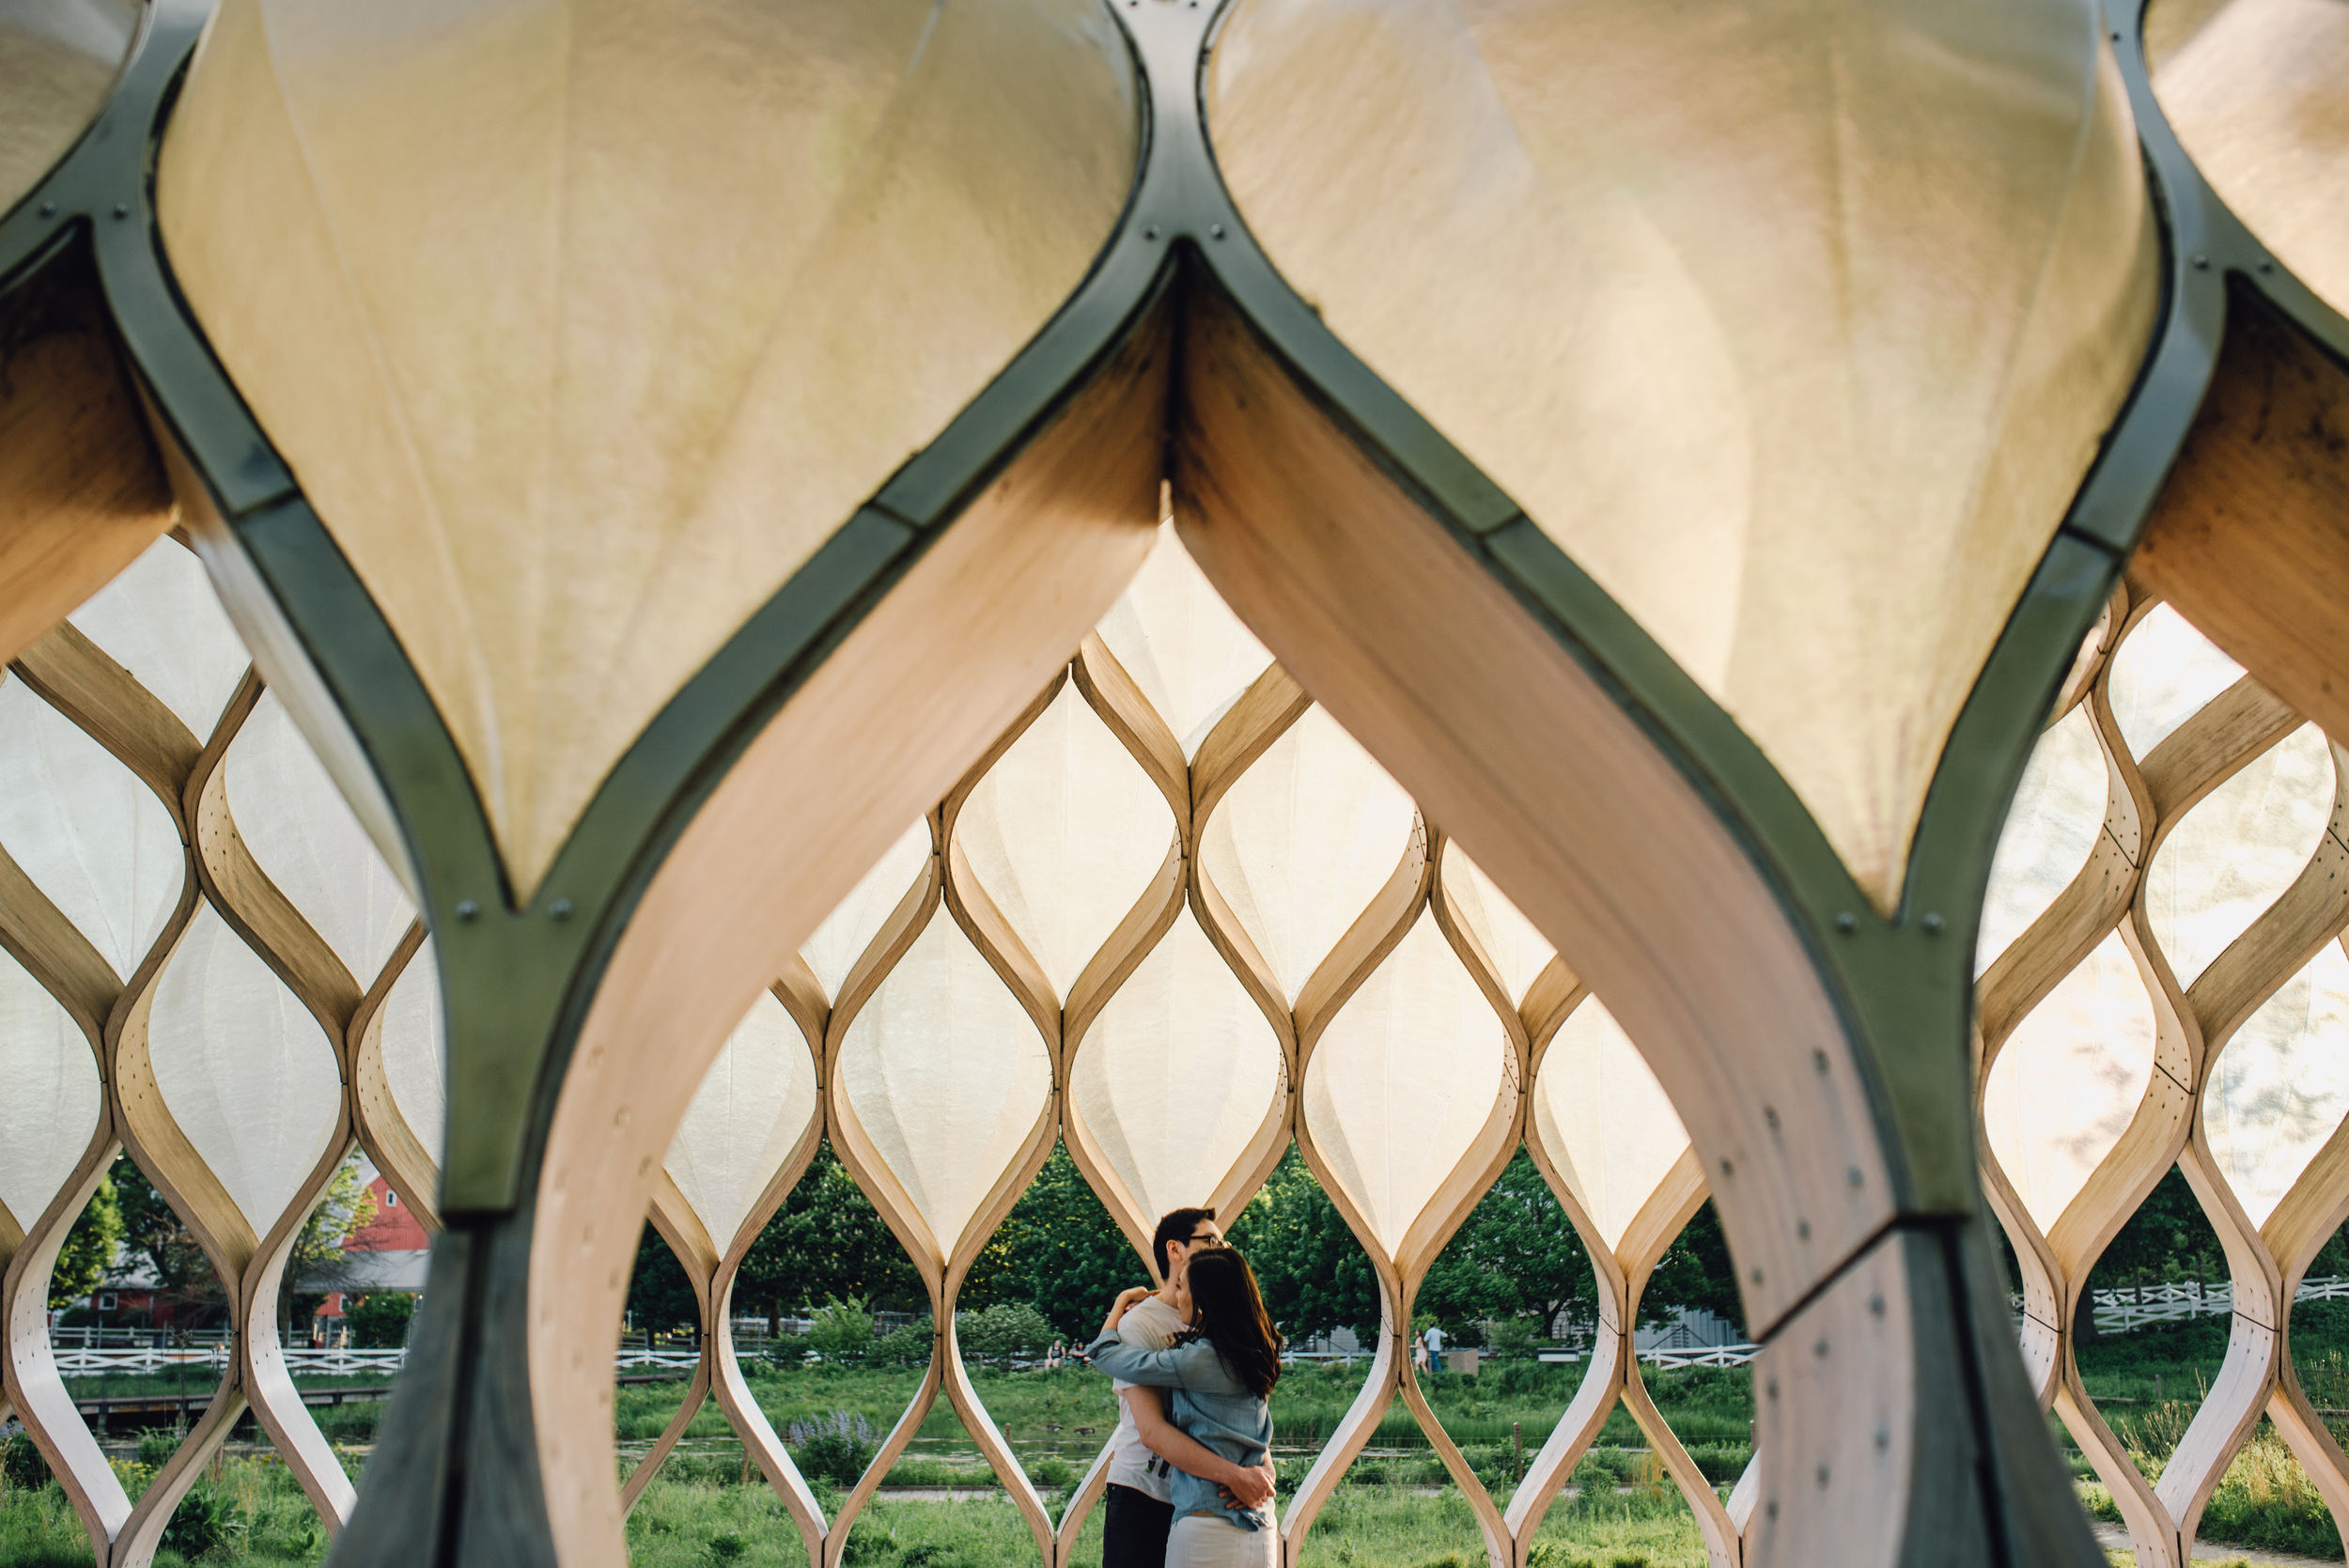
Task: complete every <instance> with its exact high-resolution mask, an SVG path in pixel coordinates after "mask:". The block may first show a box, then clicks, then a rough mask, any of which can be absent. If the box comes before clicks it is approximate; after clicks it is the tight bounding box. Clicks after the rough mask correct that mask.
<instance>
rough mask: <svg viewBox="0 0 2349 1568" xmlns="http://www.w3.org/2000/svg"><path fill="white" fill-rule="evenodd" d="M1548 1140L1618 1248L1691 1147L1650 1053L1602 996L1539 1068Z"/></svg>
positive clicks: (1567, 1027)
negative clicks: (1645, 1052)
mask: <svg viewBox="0 0 2349 1568" xmlns="http://www.w3.org/2000/svg"><path fill="white" fill-rule="evenodd" d="M1532 1102H1533V1103H1532V1112H1533V1117H1534V1120H1535V1123H1536V1126H1537V1127H1538V1130H1539V1131H1540V1133H1541V1138H1542V1145H1543V1147H1544V1148H1546V1149H1548V1151H1549V1154H1550V1157H1551V1158H1552V1159H1553V1160H1554V1161H1555V1162H1556V1164H1557V1167H1558V1173H1559V1174H1560V1175H1561V1176H1563V1178H1564V1179H1565V1183H1566V1187H1567V1189H1568V1190H1570V1191H1571V1192H1573V1194H1574V1196H1575V1199H1576V1201H1577V1202H1578V1203H1580V1204H1581V1205H1582V1212H1583V1213H1585V1214H1587V1215H1589V1216H1590V1217H1591V1223H1592V1224H1594V1225H1595V1226H1597V1227H1598V1234H1600V1235H1601V1236H1602V1237H1604V1238H1605V1239H1606V1242H1607V1245H1608V1247H1609V1249H1610V1250H1612V1249H1615V1248H1619V1247H1621V1246H1622V1245H1623V1237H1624V1233H1625V1232H1626V1231H1627V1230H1629V1229H1630V1228H1631V1221H1632V1220H1633V1219H1635V1218H1637V1217H1638V1215H1639V1212H1640V1205H1641V1204H1642V1203H1646V1202H1647V1201H1648V1198H1649V1196H1650V1195H1651V1194H1653V1193H1654V1192H1655V1190H1656V1184H1657V1183H1658V1182H1660V1181H1662V1180H1663V1179H1664V1173H1665V1172H1668V1171H1670V1170H1671V1169H1672V1162H1673V1161H1675V1160H1677V1159H1678V1158H1679V1157H1681V1155H1682V1154H1683V1153H1684V1152H1686V1150H1687V1149H1688V1128H1686V1127H1684V1126H1681V1124H1680V1116H1679V1113H1678V1112H1676V1111H1674V1110H1672V1101H1671V1100H1670V1099H1668V1098H1666V1097H1665V1094H1664V1086H1663V1085H1662V1084H1660V1083H1658V1082H1657V1081H1656V1075H1655V1073H1653V1072H1651V1071H1650V1070H1649V1069H1648V1064H1647V1059H1646V1058H1644V1057H1642V1056H1641V1054H1640V1049H1639V1048H1638V1047H1637V1046H1634V1045H1633V1044H1632V1043H1631V1036H1629V1035H1628V1034H1626V1033H1625V1032H1623V1026H1622V1025H1621V1024H1618V1023H1617V1022H1616V1021H1615V1016H1614V1015H1613V1014H1612V1013H1610V1012H1609V1011H1607V1008H1606V1006H1605V1004H1604V1003H1602V1002H1601V1001H1599V1000H1598V998H1596V997H1589V998H1586V999H1585V1000H1584V1001H1583V1002H1582V1004H1581V1005H1580V1006H1579V1007H1577V1008H1576V1009H1575V1010H1574V1011H1573V1013H1571V1014H1570V1015H1568V1016H1567V1018H1566V1021H1565V1022H1564V1023H1563V1024H1561V1025H1560V1026H1559V1027H1558V1034H1557V1037H1556V1038H1555V1039H1553V1040H1551V1041H1550V1044H1549V1049H1548V1051H1547V1052H1545V1053H1544V1054H1543V1057H1542V1066H1541V1071H1540V1072H1538V1073H1536V1074H1535V1075H1534V1077H1533V1094H1532Z"/></svg>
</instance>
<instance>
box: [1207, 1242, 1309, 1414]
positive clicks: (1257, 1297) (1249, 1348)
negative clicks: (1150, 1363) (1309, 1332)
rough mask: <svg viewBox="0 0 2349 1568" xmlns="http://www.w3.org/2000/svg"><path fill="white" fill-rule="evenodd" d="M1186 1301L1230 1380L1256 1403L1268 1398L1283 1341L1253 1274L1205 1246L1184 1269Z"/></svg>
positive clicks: (1234, 1253) (1224, 1252)
mask: <svg viewBox="0 0 2349 1568" xmlns="http://www.w3.org/2000/svg"><path fill="white" fill-rule="evenodd" d="M1187 1267H1188V1271H1189V1281H1190V1302H1191V1306H1192V1307H1193V1309H1195V1310H1196V1312H1197V1313H1198V1316H1197V1318H1196V1320H1195V1323H1196V1327H1197V1331H1198V1334H1199V1337H1200V1338H1202V1339H1204V1340H1206V1341H1207V1342H1208V1343H1211V1344H1213V1345H1214V1346H1215V1353H1216V1355H1217V1356H1219V1357H1221V1358H1222V1361H1223V1364H1224V1366H1225V1367H1227V1368H1229V1369H1230V1371H1231V1374H1232V1375H1233V1376H1234V1377H1236V1378H1237V1379H1238V1380H1239V1381H1240V1383H1241V1384H1243V1385H1244V1386H1246V1388H1247V1389H1248V1391H1249V1392H1250V1393H1252V1394H1254V1395H1255V1396H1256V1397H1257V1398H1259V1399H1268V1398H1269V1397H1271V1394H1272V1389H1273V1386H1274V1385H1275V1384H1277V1383H1279V1382H1280V1381H1281V1351H1282V1349H1283V1347H1284V1346H1285V1345H1286V1344H1287V1343H1288V1342H1287V1341H1285V1340H1283V1339H1282V1338H1281V1331H1280V1330H1279V1329H1278V1328H1275V1327H1272V1319H1271V1317H1270V1316H1269V1315H1268V1314H1267V1313H1266V1312H1265V1310H1264V1293H1263V1292H1262V1291H1259V1290H1258V1289H1257V1288H1256V1271H1255V1270H1254V1269H1252V1268H1251V1267H1249V1266H1248V1260H1247V1259H1246V1258H1245V1257H1242V1256H1241V1255H1240V1253H1239V1251H1238V1250H1237V1249H1235V1248H1230V1247H1204V1248H1201V1249H1200V1250H1198V1251H1196V1252H1193V1253H1192V1254H1191V1255H1190V1264H1189V1265H1187Z"/></svg>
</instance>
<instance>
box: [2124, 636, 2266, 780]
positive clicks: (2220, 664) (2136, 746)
mask: <svg viewBox="0 0 2349 1568" xmlns="http://www.w3.org/2000/svg"><path fill="white" fill-rule="evenodd" d="M2242 678H2243V666H2242V665H2240V664H2237V663H2236V662H2235V661H2234V660H2232V659H2229V658H2228V657H2227V656H2226V655H2225V654H2223V653H2221V652H2219V651H2218V649H2217V647H2215V646H2213V645H2212V644H2211V641H2210V639H2209V638H2207V637H2205V636H2203V635H2202V634H2201V632H2199V631H2197V630H2195V629H2193V628H2192V627H2190V626H2188V625H2186V621H2185V620H2184V618H2183V617H2181V616H2180V615H2179V614H2178V613H2177V612H2176V611H2174V610H2172V609H2170V607H2169V606H2168V605H2166V604H2157V605H2155V606H2154V608H2153V610H2152V611H2151V612H2150V613H2147V614H2146V616H2145V618H2144V619H2143V620H2141V621H2139V622H2138V624H2137V625H2136V626H2135V627H2133V628H2132V629H2130V631H2129V634H2128V637H2127V640H2126V641H2124V642H2123V643H2122V644H2121V647H2120V650H2119V651H2118V652H2116V653H2115V654H2114V655H2113V656H2112V675H2111V694H2112V717H2113V720H2114V722H2117V723H2118V724H2119V725H2120V727H2121V737H2122V738H2123V740H2125V741H2127V742H2128V749H2129V754H2130V755H2131V756H2133V757H2135V758H2137V759H2138V760H2139V762H2142V761H2144V760H2145V759H2146V758H2147V757H2149V756H2152V755H2153V754H2154V749H2155V747H2156V746H2159V745H2160V744H2161V743H2162V742H2163V741H2165V740H2167V739H2169V738H2170V736H2172V735H2174V734H2175V733H2177V729H2178V726H2179V725H2181V724H2183V723H2185V722H2186V721H2187V720H2188V719H2190V718H2192V717H2193V716H2194V715H2195V714H2196V713H2197V712H2198V711H2200V710H2201V708H2202V707H2203V706H2205V705H2206V704H2208V703H2209V702H2210V701H2211V699H2212V698H2214V697H2216V696H2217V695H2218V694H2219V693H2220V692H2222V691H2226V690H2227V688H2229V687H2230V686H2232V685H2233V684H2234V683H2235V682H2236V681H2238V680H2240V679H2242Z"/></svg>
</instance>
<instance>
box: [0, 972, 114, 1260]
mask: <svg viewBox="0 0 2349 1568" xmlns="http://www.w3.org/2000/svg"><path fill="white" fill-rule="evenodd" d="M0 1084H4V1085H6V1086H7V1092H6V1093H0V1209H5V1210H7V1212H8V1215H9V1217H10V1218H12V1219H14V1220H15V1221H16V1227H17V1229H18V1230H20V1231H21V1230H23V1228H24V1227H26V1226H28V1225H30V1224H31V1223H32V1222H33V1221H34V1220H35V1219H39V1217H40V1213H41V1211H42V1210H43V1209H45V1208H47V1207H48V1206H49V1204H50V1201H51V1200H52V1199H54V1198H55V1197H56V1195H57V1189H58V1188H61V1187H63V1186H64V1185H65V1180H66V1178H67V1177H68V1176H70V1175H71V1174H72V1173H73V1167H74V1166H75V1165H76V1164H77V1163H79V1162H80V1160H81V1157H82V1156H83V1155H85V1154H86V1153H87V1152H88V1150H89V1141H90V1135H91V1134H93V1133H95V1132H96V1131H97V1130H98V1112H99V1110H100V1099H101V1088H100V1086H99V1081H98V1063H97V1060H96V1059H95V1058H94V1057H93V1056H92V1055H91V1054H90V1048H89V1041H88V1040H87V1039H86V1037H85V1036H84V1035H83V1033H82V1032H81V1030H80V1029H79V1028H78V1027H76V1026H75V1024H74V1022H73V1019H72V1017H71V1016H70V1015H69V1014H68V1013H67V1012H66V1010H65V1009H64V1008H63V1007H61V1006H59V1005H58V1004H57V1000H56V998H54V997H53V996H51V995H50V994H49V993H48V992H47V991H45V990H43V989H41V986H40V982H39V981H38V980H35V979H34V978H33V977H32V976H31V975H29V974H27V973H25V972H24V969H23V965H21V964H19V963H18V962H17V961H16V960H15V959H14V958H12V957H10V956H9V955H8V953H7V952H6V950H0Z"/></svg>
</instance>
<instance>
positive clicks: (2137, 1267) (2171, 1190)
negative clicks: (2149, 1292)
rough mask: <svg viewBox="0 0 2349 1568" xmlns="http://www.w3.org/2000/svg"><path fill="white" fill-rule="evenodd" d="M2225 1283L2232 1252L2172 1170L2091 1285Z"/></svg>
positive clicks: (2111, 1248)
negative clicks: (2227, 1249) (2181, 1282)
mask: <svg viewBox="0 0 2349 1568" xmlns="http://www.w3.org/2000/svg"><path fill="white" fill-rule="evenodd" d="M2328 1245H2329V1244H2328ZM2226 1278H2227V1253H2226V1250H2225V1249H2224V1248H2223V1247H2221V1246H2220V1245H2219V1243H2218V1233H2217V1231H2215V1230H2213V1229H2212V1228H2211V1223H2210V1217H2209V1216H2208V1215H2206V1214H2204V1213H2203V1212H2202V1204H2201V1200H2200V1199H2199V1198H2197V1197H2195V1196H2194V1189H2193V1188H2191V1187H2188V1186H2187V1185H2186V1172H2183V1171H2180V1170H2178V1169H2177V1168H2176V1167H2175V1166H2172V1167H2170V1173H2169V1174H2168V1175H2166V1176H2164V1177H2162V1178H2161V1180H2160V1182H2159V1183H2158V1184H2156V1185H2155V1188H2154V1190H2153V1191H2152V1192H2151V1193H2149V1194H2148V1195H2147V1196H2146V1199H2145V1201H2144V1202H2143V1203H2140V1204H2139V1205H2138V1209H2137V1212H2136V1213H2135V1214H2133V1215H2131V1216H2129V1219H2128V1222H2127V1223H2126V1224H2124V1225H2123V1226H2122V1227H2121V1229H2120V1232H2119V1234H2116V1235H2114V1236H2113V1238H2112V1240H2111V1242H2110V1243H2109V1244H2108V1246H2107V1247H2106V1248H2105V1250H2104V1254H2103V1255H2102V1256H2101V1257H2099V1258H2098V1259H2097V1260H2096V1266H2095V1269H2094V1270H2093V1277H2092V1279H2091V1280H2090V1281H2089V1283H2090V1285H2091V1286H2092V1287H2093V1288H2095V1289H2098V1290H2109V1289H2112V1288H2114V1287H2116V1286H2123V1285H2161V1284H2173V1283H2175V1282H2176V1281H2181V1280H2207V1281H2212V1282H2213V1283H2216V1282H2217V1281H2220V1280H2224V1279H2226ZM2082 1299H2083V1300H2085V1299H2086V1296H2085V1295H2083V1296H2082Z"/></svg>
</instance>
